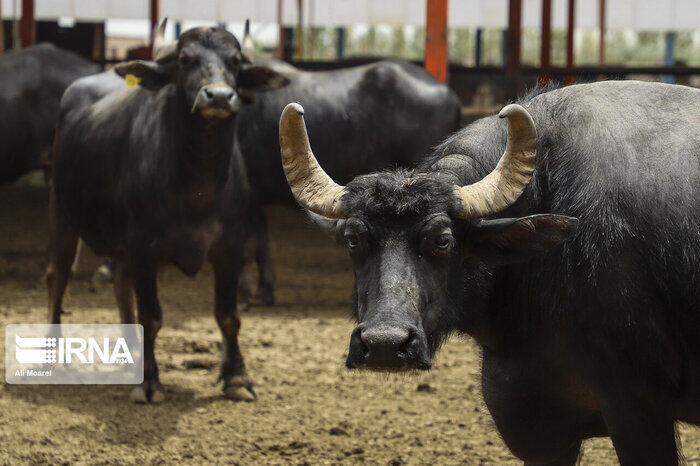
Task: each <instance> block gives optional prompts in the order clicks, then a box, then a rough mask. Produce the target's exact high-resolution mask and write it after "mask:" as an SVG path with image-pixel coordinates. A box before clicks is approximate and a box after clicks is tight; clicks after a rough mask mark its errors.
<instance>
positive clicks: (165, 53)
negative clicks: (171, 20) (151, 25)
mask: <svg viewBox="0 0 700 466" xmlns="http://www.w3.org/2000/svg"><path fill="white" fill-rule="evenodd" d="M167 23H168V18H163V20H162V21H161V22H160V24H158V26H156V28H155V29H154V30H153V59H154V60H156V61H159V62H165V61H170V60H173V59H175V58H177V42H173V43H172V44H166V43H165V25H166V24H167Z"/></svg>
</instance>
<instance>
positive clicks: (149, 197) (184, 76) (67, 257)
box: [47, 23, 287, 402]
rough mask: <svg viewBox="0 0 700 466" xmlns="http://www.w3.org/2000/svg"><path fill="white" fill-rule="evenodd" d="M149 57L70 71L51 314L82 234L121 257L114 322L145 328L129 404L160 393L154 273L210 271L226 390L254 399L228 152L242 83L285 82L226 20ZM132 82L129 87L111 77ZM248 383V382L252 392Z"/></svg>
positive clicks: (56, 173)
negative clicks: (81, 73) (239, 300)
mask: <svg viewBox="0 0 700 466" xmlns="http://www.w3.org/2000/svg"><path fill="white" fill-rule="evenodd" d="M164 26H165V24H164V23H163V24H161V26H160V27H159V29H158V31H157V40H156V43H157V46H156V47H155V49H156V52H155V56H156V59H155V61H152V62H147V61H131V62H127V63H122V64H119V65H117V66H116V68H115V69H116V74H115V73H114V72H111V71H110V72H106V73H104V74H102V75H99V76H94V77H92V76H90V77H87V78H84V79H81V80H78V81H76V83H74V84H73V85H72V86H71V87H70V88H69V89H68V90H67V91H66V93H65V95H64V97H63V99H62V101H61V114H60V120H59V124H58V129H57V136H56V141H55V145H54V152H53V166H52V181H53V183H52V189H51V196H50V223H51V239H50V248H49V249H50V250H49V255H50V265H49V268H48V271H47V284H48V287H49V320H50V321H51V322H54V323H57V322H59V321H60V316H61V305H62V296H63V292H64V290H65V288H66V284H67V282H68V279H69V277H70V265H71V262H72V261H73V257H74V255H75V252H76V245H77V243H78V238H79V237H80V238H82V239H83V240H84V241H85V243H86V244H87V245H88V246H90V247H91V248H92V249H93V250H95V251H96V252H97V253H99V254H103V255H107V256H109V257H111V258H113V259H114V260H115V261H116V264H117V265H116V273H115V280H114V288H115V294H116V297H117V302H118V305H119V310H120V315H121V318H122V321H123V322H134V312H133V297H132V292H135V294H136V302H137V306H138V322H139V323H140V324H142V325H143V327H144V334H145V344H144V352H145V362H144V382H143V384H142V385H141V386H137V387H135V388H134V390H133V391H132V399H133V400H134V401H137V402H147V401H151V402H159V401H162V400H163V398H164V395H163V390H162V387H161V385H160V382H159V380H158V366H157V364H156V360H155V356H154V352H153V347H154V343H155V338H156V335H157V333H158V330H159V329H160V326H161V320H162V312H161V308H160V304H159V302H158V296H157V288H156V271H157V269H158V267H159V266H160V265H162V264H165V263H174V264H175V265H176V266H177V267H179V268H180V269H181V270H182V271H183V272H184V273H186V274H187V275H194V274H195V273H196V272H197V271H198V270H199V268H200V267H201V266H202V264H203V262H204V261H205V260H206V259H207V258H208V259H209V260H210V261H211V263H212V265H213V268H214V277H215V315H216V320H217V322H218V324H219V327H220V329H221V332H222V334H223V339H224V351H223V362H222V366H221V379H222V380H223V383H224V393H225V394H226V395H227V396H229V397H232V398H236V399H240V398H246V399H251V398H252V397H253V396H254V392H253V391H252V382H251V380H250V378H249V377H248V375H247V373H246V369H245V365H244V363H243V357H242V356H241V352H240V350H239V347H238V332H239V328H240V319H239V316H238V314H237V313H236V289H237V283H238V272H239V268H240V264H241V257H242V248H243V244H244V235H243V233H242V230H243V228H244V224H245V218H244V215H245V211H246V206H247V196H248V193H249V187H248V182H247V179H246V174H245V169H244V166H243V161H242V160H241V159H240V157H235V156H234V155H233V147H234V126H235V116H236V114H237V113H238V111H239V109H240V107H241V104H242V102H241V100H242V99H241V98H239V93H243V92H245V93H251V92H258V91H262V90H267V89H274V88H276V87H278V86H281V85H284V84H285V83H286V82H287V79H286V78H284V77H283V76H281V75H280V74H278V73H276V72H274V71H273V70H271V69H269V68H266V67H263V66H256V65H252V64H250V62H251V48H250V46H251V45H252V44H251V43H250V40H249V37H246V38H245V39H244V41H243V47H242V46H241V45H240V44H239V42H238V40H236V38H235V37H234V36H233V35H232V34H230V33H229V32H227V31H226V30H225V29H222V28H200V29H192V30H189V31H187V32H185V33H184V34H182V36H181V37H180V39H179V41H178V42H177V43H175V44H171V45H170V46H162V45H161V43H162V32H163V28H164ZM117 74H118V75H120V76H126V77H129V75H132V77H130V79H131V80H132V81H133V80H140V85H139V86H135V87H133V88H130V89H127V88H126V85H125V84H124V81H123V80H122V79H121V78H119V76H117ZM248 392H250V393H248Z"/></svg>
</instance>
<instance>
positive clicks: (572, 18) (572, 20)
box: [564, 0, 576, 85]
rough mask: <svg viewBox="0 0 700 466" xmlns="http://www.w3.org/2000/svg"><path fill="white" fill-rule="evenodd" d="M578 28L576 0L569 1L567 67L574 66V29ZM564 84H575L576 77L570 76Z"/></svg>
mask: <svg viewBox="0 0 700 466" xmlns="http://www.w3.org/2000/svg"><path fill="white" fill-rule="evenodd" d="M575 27H576V0H569V11H568V21H567V29H566V67H567V68H573V66H574V28H575ZM564 83H565V84H567V85H569V84H573V83H574V76H573V75H568V76H567V77H566V79H565V80H564Z"/></svg>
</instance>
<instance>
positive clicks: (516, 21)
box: [506, 0, 523, 99]
mask: <svg viewBox="0 0 700 466" xmlns="http://www.w3.org/2000/svg"><path fill="white" fill-rule="evenodd" d="M522 12H523V4H522V0H510V2H509V3H508V34H507V38H506V39H507V43H506V76H507V77H506V89H507V90H508V98H509V99H515V98H516V97H517V96H518V91H519V89H520V28H521V24H522Z"/></svg>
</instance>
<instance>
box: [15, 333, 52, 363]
mask: <svg viewBox="0 0 700 466" xmlns="http://www.w3.org/2000/svg"><path fill="white" fill-rule="evenodd" d="M16 341H17V349H16V353H15V359H17V362H18V363H20V364H47V363H48V364H50V363H55V362H56V350H55V349H48V348H55V347H56V339H55V338H22V337H20V336H19V335H17V339H16Z"/></svg>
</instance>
